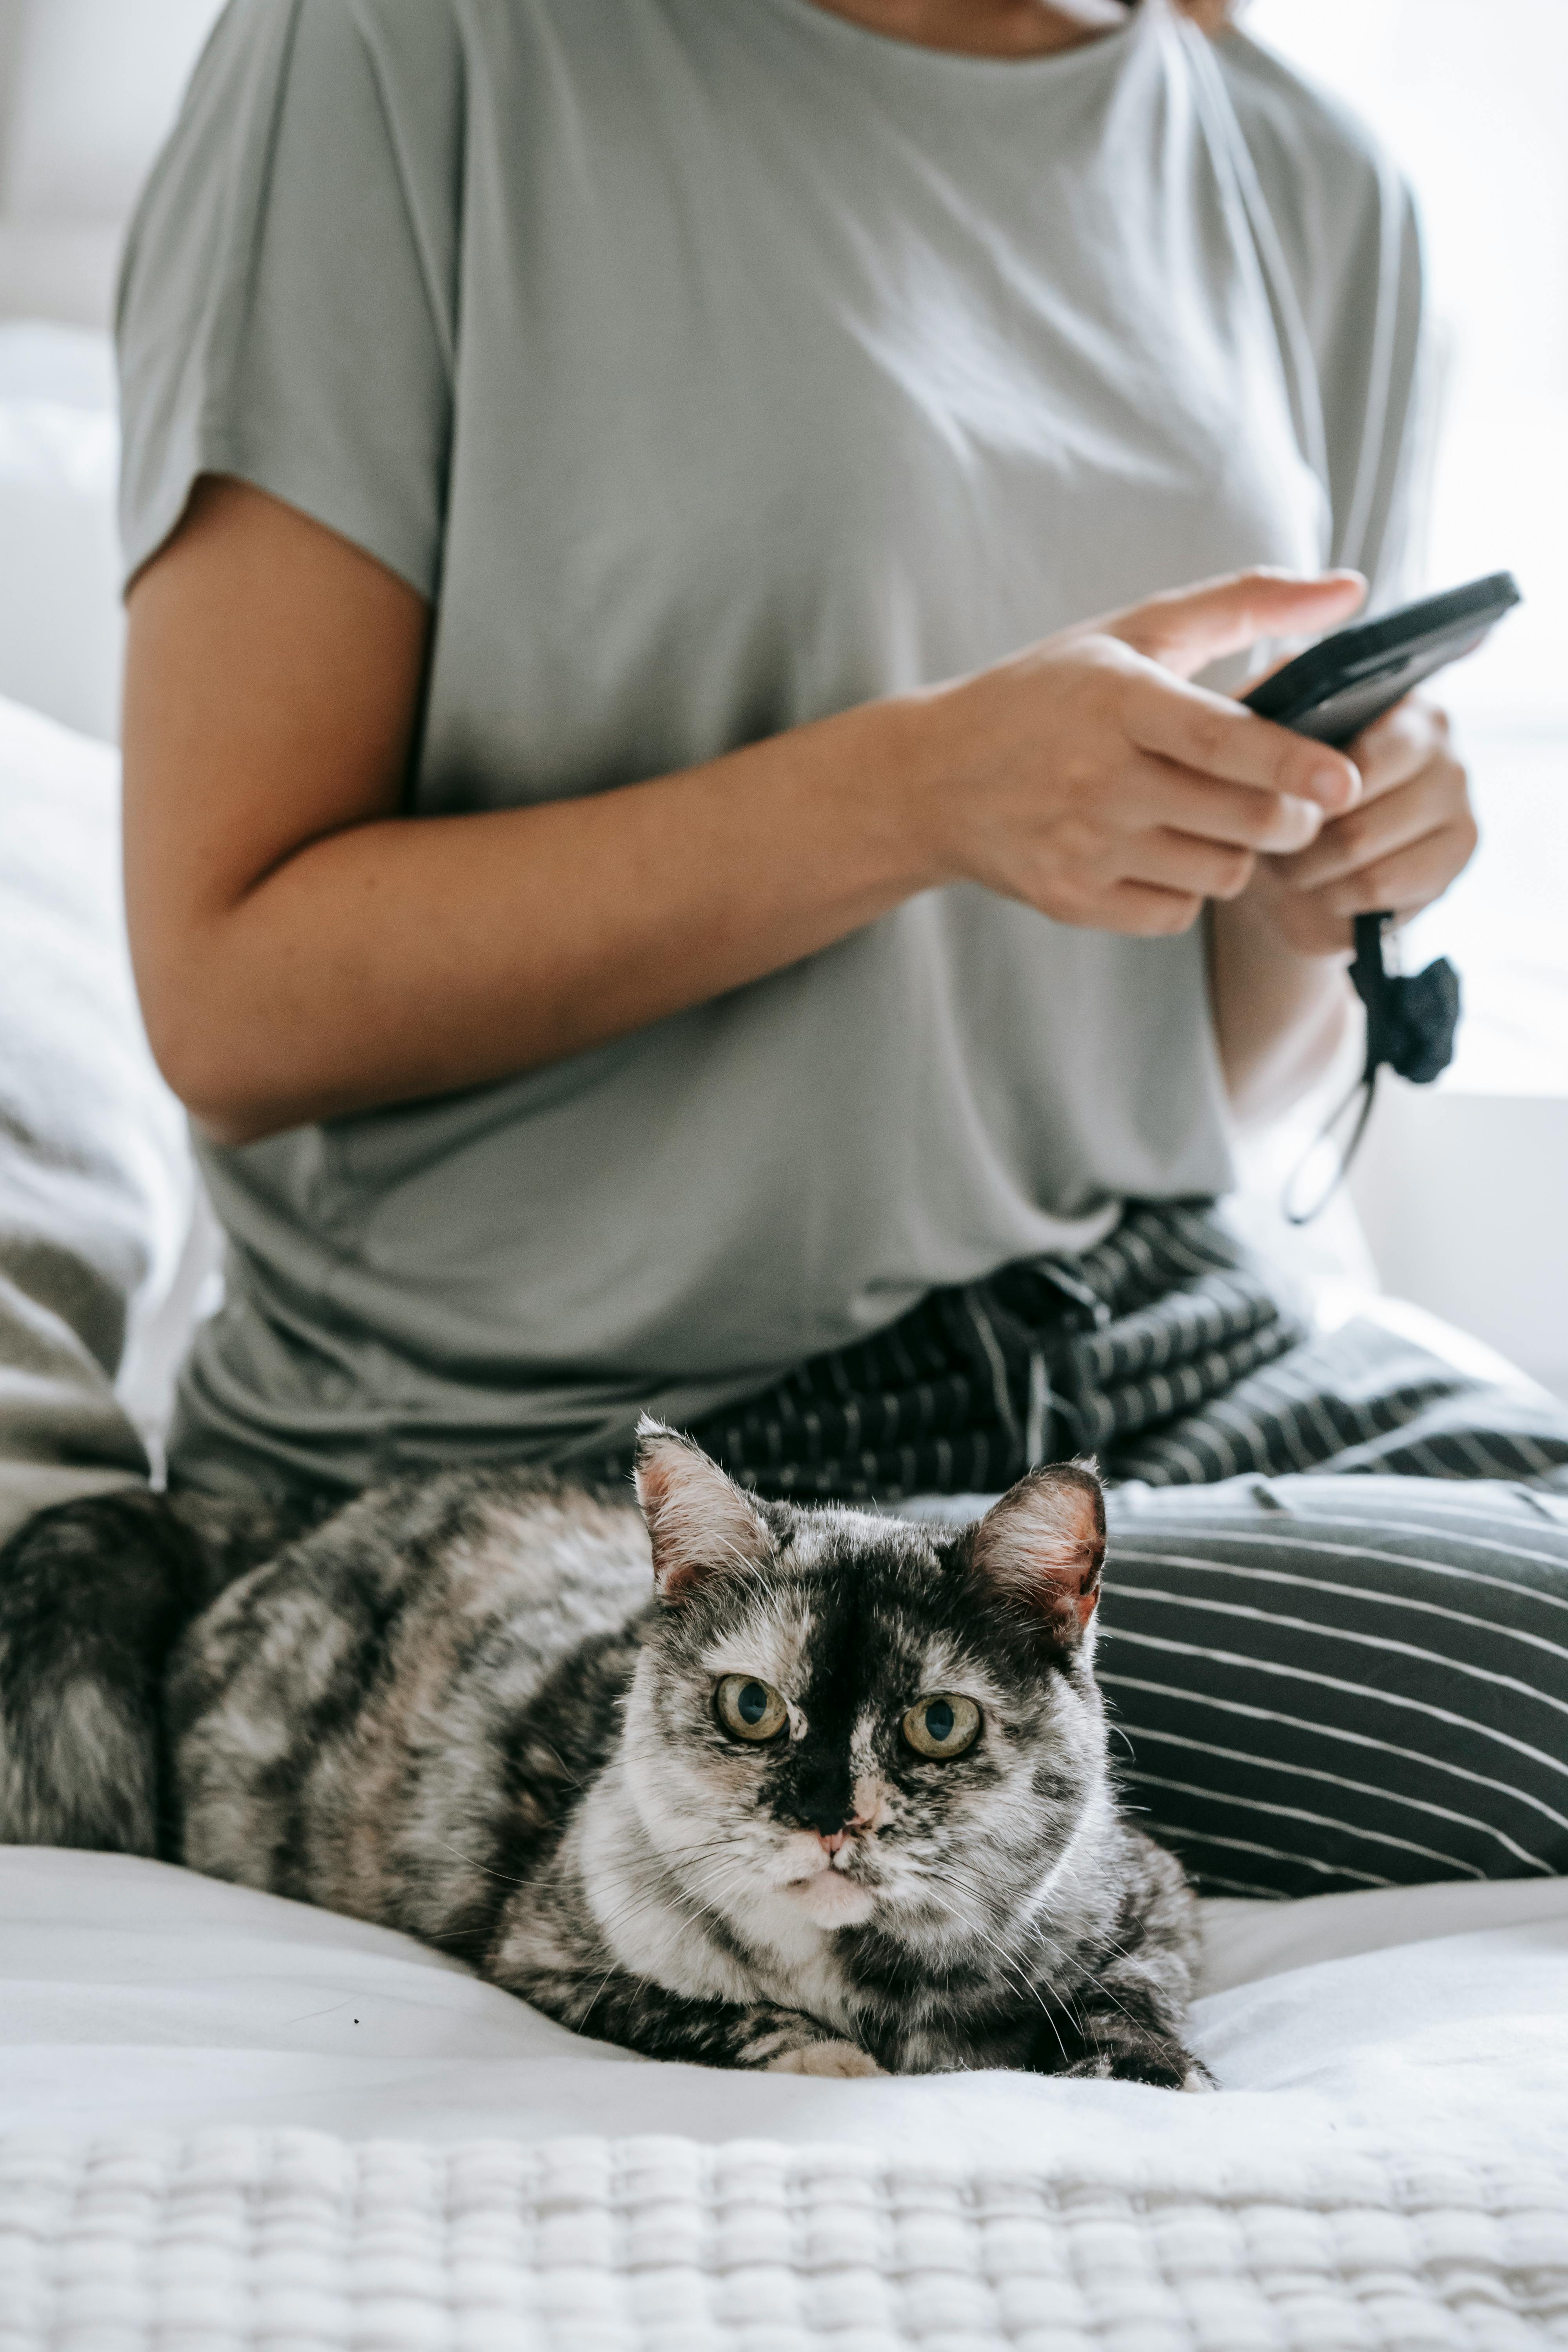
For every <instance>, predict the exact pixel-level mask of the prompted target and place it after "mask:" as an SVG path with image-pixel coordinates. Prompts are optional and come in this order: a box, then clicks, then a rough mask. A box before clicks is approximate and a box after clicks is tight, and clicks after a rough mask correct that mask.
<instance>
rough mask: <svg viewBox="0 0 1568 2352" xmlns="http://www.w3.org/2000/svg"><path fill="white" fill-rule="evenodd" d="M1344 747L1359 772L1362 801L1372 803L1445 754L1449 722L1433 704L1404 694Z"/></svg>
mask: <svg viewBox="0 0 1568 2352" xmlns="http://www.w3.org/2000/svg"><path fill="white" fill-rule="evenodd" d="M1347 748H1348V750H1349V752H1350V756H1351V757H1352V759H1353V760H1354V761H1355V763H1356V766H1357V767H1358V768H1359V769H1360V770H1361V781H1362V797H1363V800H1369V801H1370V800H1375V799H1376V798H1377V797H1378V796H1379V794H1380V793H1387V792H1393V791H1394V790H1395V789H1396V788H1397V787H1398V786H1399V785H1400V784H1403V783H1407V782H1409V780H1410V778H1411V777H1412V776H1415V775H1419V774H1420V772H1421V771H1422V769H1423V768H1425V767H1426V766H1428V765H1429V764H1430V763H1431V761H1434V760H1437V759H1441V758H1443V757H1445V756H1446V755H1447V748H1448V721H1447V717H1446V716H1445V714H1444V713H1443V712H1442V711H1441V710H1439V709H1436V706H1435V705H1433V704H1432V703H1429V702H1418V701H1417V700H1416V699H1415V697H1414V696H1413V695H1406V697H1405V700H1404V701H1403V702H1396V703H1395V704H1394V708H1393V709H1392V710H1389V711H1385V712H1384V716H1383V717H1382V718H1381V719H1377V720H1376V721H1375V722H1374V724H1373V725H1372V726H1371V727H1368V728H1365V729H1364V730H1363V732H1362V733H1361V734H1360V735H1358V736H1357V737H1356V739H1355V741H1354V742H1353V743H1352V744H1350V745H1349V746H1348V747H1347Z"/></svg>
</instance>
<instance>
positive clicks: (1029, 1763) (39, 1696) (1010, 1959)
mask: <svg viewBox="0 0 1568 2352" xmlns="http://www.w3.org/2000/svg"><path fill="white" fill-rule="evenodd" d="M637 1497H638V1501H639V1503H640V1505H641V1514H640V1516H639V1514H638V1512H637V1510H634V1509H633V1508H631V1507H629V1505H621V1504H617V1503H606V1502H598V1501H595V1500H593V1499H591V1498H589V1497H588V1496H585V1495H584V1494H582V1493H580V1492H576V1491H574V1490H573V1489H571V1488H570V1487H567V1486H562V1485H560V1484H557V1483H556V1482H554V1481H552V1480H550V1479H542V1478H540V1477H539V1476H537V1475H531V1474H528V1473H523V1472H507V1471H473V1470H461V1471H452V1472H449V1473H446V1474H444V1475H438V1476H437V1477H435V1478H433V1479H429V1480H426V1481H425V1482H423V1483H421V1484H419V1485H410V1486H394V1487H387V1488H383V1489H380V1490H378V1491H376V1492H374V1493H371V1494H368V1495H365V1496H362V1497H361V1498H360V1499H359V1500H357V1501H355V1502H353V1503H350V1504H349V1505H347V1506H346V1507H344V1508H342V1510H340V1511H338V1512H337V1513H336V1515H335V1516H333V1517H331V1518H330V1519H327V1520H325V1521H324V1522H322V1523H321V1524H320V1525H318V1526H317V1527H316V1528H313V1529H312V1530H310V1531H309V1532H307V1533H306V1534H304V1535H303V1536H301V1537H300V1538H298V1539H297V1540H295V1541H294V1542H293V1543H291V1544H289V1545H287V1546H286V1547H285V1548H284V1549H281V1550H280V1551H279V1552H278V1553H277V1555H276V1556H275V1557H272V1558H270V1559H263V1560H261V1562H260V1563H259V1564H258V1565H255V1566H251V1567H248V1568H247V1569H246V1570H245V1572H243V1573H241V1574H239V1575H238V1576H237V1578H236V1579H235V1580H233V1581H230V1582H228V1583H227V1585H226V1589H224V1579H225V1577H226V1575H232V1574H233V1571H234V1569H235V1567H236V1565H237V1564H238V1565H239V1566H241V1567H243V1566H244V1562H245V1559H247V1557H251V1556H254V1553H255V1551H256V1550H257V1549H258V1541H259V1539H258V1538H256V1536H255V1534H254V1531H253V1533H252V1536H251V1538H249V1540H248V1551H247V1547H246V1545H245V1544H244V1543H242V1544H241V1548H240V1549H239V1551H238V1552H237V1553H236V1552H235V1551H234V1550H233V1549H232V1547H231V1549H229V1551H228V1552H227V1554H226V1556H225V1555H222V1554H221V1553H220V1551H219V1550H218V1549H217V1548H216V1547H215V1546H214V1544H213V1543H212V1542H211V1541H210V1540H208V1539H207V1538H208V1536H210V1530H208V1531H207V1532H206V1534H204V1532H203V1530H202V1529H201V1528H199V1527H197V1528H193V1527H192V1525H191V1523H190V1521H191V1516H192V1515H191V1513H190V1511H188V1510H187V1511H186V1512H185V1513H184V1517H182V1516H181V1513H180V1510H179V1508H178V1507H168V1506H164V1505H161V1504H154V1503H153V1502H152V1501H151V1500H150V1499H149V1498H144V1497H136V1498H123V1497H122V1498H110V1500H109V1501H107V1502H91V1503H84V1504H79V1505H68V1506H66V1507H62V1508H61V1509H60V1510H57V1511H54V1512H49V1513H46V1514H44V1515H43V1516H42V1517H39V1518H38V1519H37V1520H35V1521H34V1522H32V1524H31V1526H30V1527H29V1528H26V1529H25V1530H24V1531H23V1533H22V1535H21V1536H19V1537H18V1538H14V1539H13V1542H12V1544H11V1546H10V1547H9V1548H8V1549H7V1551H6V1552H5V1554H4V1555H0V1835H7V1836H10V1837H13V1838H16V1837H22V1838H27V1839H32V1840H35V1841H37V1840H39V1839H52V1840H53V1841H54V1842H57V1843H63V1842H67V1841H69V1842H71V1843H115V1844H120V1845H129V1846H131V1847H132V1848H133V1849H134V1848H135V1847H137V1846H138V1845H139V1846H141V1848H142V1850H146V1849H147V1848H148V1847H150V1846H151V1845H152V1844H153V1843H154V1838H155V1834H156V1830H155V1823H154V1818H153V1814H154V1800H155V1792H156V1790H157V1788H158V1786H159V1785H160V1774H161V1776H162V1780H161V1785H162V1788H163V1806H164V1821H163V1832H162V1837H161V1840H159V1841H158V1842H159V1843H161V1844H162V1848H163V1851H165V1852H167V1853H171V1854H173V1855H174V1856H176V1857H178V1858H180V1859H183V1860H184V1861H185V1862H186V1863H188V1864H190V1865H191V1866H192V1867H193V1868H195V1869H196V1870H200V1871H205V1872H208V1873H210V1874H213V1875H214V1876H216V1877H219V1878H226V1879H232V1880H236V1881H238V1882H241V1883H243V1884H245V1885H252V1886H260V1887H266V1888H270V1889H272V1890H273V1891H274V1892H276V1893H278V1894H280V1895H293V1896H296V1897H298V1898H300V1899H301V1900H303V1901H306V1902H310V1903H317V1904H321V1905H324V1906H327V1907H328V1908H329V1909H332V1910H337V1911H343V1912H348V1913H350V1914H352V1915H353V1916H356V1917H359V1918H363V1919H371V1920H377V1921H380V1922H382V1923H383V1924H384V1925H385V1926H387V1927H398V1928H402V1929H405V1930H406V1931H407V1932H409V1933H411V1934H413V1935H416V1936H419V1937H424V1938H425V1939H426V1941H428V1942H430V1943H432V1944H435V1945H437V1946H439V1947H440V1948H442V1949H443V1950H445V1951H447V1952H451V1953H455V1954H457V1955H458V1956H459V1957H460V1958H463V1959H465V1960H467V1961H468V1963H469V1964H470V1965H471V1966H472V1967H473V1968H474V1969H477V1970H478V1971H479V1973H480V1974H481V1975H482V1976H485V1977H487V1978H489V1979H490V1980H491V1981H492V1982H494V1983H496V1984H498V1985H500V1986H503V1987H505V1988H506V1989H507V1990H509V1991H511V1992H515V1993H517V1994H520V1995H521V1997H522V1998H523V1999H524V2000H528V2001H531V2002H532V2003H533V2005H534V2006H535V2007H536V2008H538V2009H541V2010H543V2011H546V2012H547V2013H548V2014H549V2015H550V2016H552V2017H554V2018H558V2019H560V2020H561V2021H563V2023H564V2024H566V2025H569V2026H572V2027H574V2028H576V2029H577V2030H578V2031H580V2032H584V2033H591V2034H594V2035H595V2036H597V2037H599V2038H601V2039H604V2040H607V2041H612V2042H622V2043H624V2044H626V2046H627V2047H629V2048H631V2049H634V2050H638V2051H643V2052H646V2053H647V2054H648V2055H650V2056H654V2057H662V2058H679V2059H686V2060H692V2061H696V2062H697V2063H701V2064H706V2065H717V2066H750V2067H760V2068H765V2069H768V2070H771V2071H773V2072H774V2073H786V2074H878V2073H881V2072H889V2073H895V2074H906V2073H922V2072H927V2071H931V2070H937V2069H947V2068H961V2067H973V2066H1007V2067H1024V2068H1029V2069H1033V2070H1035V2071H1037V2072H1039V2073H1043V2074H1080V2075H1114V2076H1118V2077H1121V2078H1124V2079H1128V2080H1131V2081H1135V2082H1142V2083H1152V2084H1164V2085H1168V2086H1170V2087H1173V2088H1188V2089H1198V2088H1204V2087H1206V2086H1207V2084H1208V2077H1207V2076H1206V2075H1205V2073H1204V2070H1203V2068H1202V2067H1201V2066H1200V2065H1199V2064H1198V2063H1197V2062H1196V2061H1195V2060H1194V2058H1193V2057H1192V2056H1191V2055H1190V2054H1189V2053H1188V2052H1187V2051H1186V2049H1185V2048H1184V2044H1183V2040H1182V2033H1183V2025H1184V2011H1185V2007H1186V2003H1187V1999H1188V1993H1189V1988H1190V1983H1191V1973H1192V1964H1193V1958H1194V1944H1195V1937H1196V1912H1195V1906H1194V1902H1193V1898H1192V1896H1191V1895H1190V1893H1189V1891H1188V1889H1187V1886H1186V1885H1185V1883H1184V1879H1183V1876H1182V1874H1181V1871H1180V1868H1179V1867H1178V1865H1177V1864H1176V1863H1175V1861H1174V1860H1173V1858H1172V1857H1171V1856H1170V1855H1169V1854H1167V1853H1163V1851H1162V1850H1161V1849H1160V1848H1159V1847H1157V1846H1155V1845H1153V1844H1152V1843H1150V1841H1149V1840H1148V1839H1147V1838H1145V1837H1143V1836H1142V1835H1141V1834H1140V1833H1139V1832H1136V1831H1135V1830H1132V1829H1131V1828H1130V1827H1129V1826H1128V1825H1127V1823H1126V1822H1124V1821H1122V1820H1121V1818H1120V1817H1119V1815H1118V1811H1117V1807H1116V1802H1115V1798H1114V1795H1113V1793H1112V1789H1111V1785H1110V1773H1109V1768H1108V1757H1107V1744H1106V1735H1105V1726H1104V1719H1103V1714H1102V1709H1101V1704H1100V1695H1099V1692H1098V1690H1097V1688H1096V1685H1095V1682H1094V1677H1093V1673H1092V1654H1093V1645H1094V1629H1095V1606H1096V1602H1097V1601H1098V1599H1099V1586H1100V1565H1101V1561H1102V1559H1103V1557H1104V1550H1105V1517H1104V1509H1103V1505H1102V1500H1101V1496H1100V1485H1099V1481H1098V1479H1097V1478H1096V1476H1095V1475H1094V1473H1093V1470H1092V1468H1091V1467H1090V1466H1088V1465H1081V1464H1075V1465H1060V1466H1058V1467H1057V1468H1054V1469H1048V1470H1040V1471H1036V1472H1033V1473H1031V1475H1029V1476H1028V1477H1026V1478H1025V1479H1024V1480H1022V1481H1021V1482H1020V1484H1019V1485H1017V1486H1015V1487H1014V1488H1013V1489H1012V1491H1011V1492H1010V1493H1009V1494H1007V1495H1005V1496H1003V1498H1002V1499H1001V1500H1000V1501H999V1502H998V1503H997V1504H996V1505H995V1506H994V1507H993V1508H992V1509H991V1511H990V1512H989V1513H988V1514H987V1515H986V1517H984V1518H983V1519H982V1520H981V1521H980V1522H979V1523H978V1525H976V1526H973V1527H970V1528H959V1529H954V1528H942V1527H941V1526H938V1525H931V1526H919V1525H914V1524H911V1523H909V1522H903V1521H899V1520H896V1519H891V1518H880V1517H869V1516H865V1515H861V1514H858V1513H857V1512H854V1511H849V1510H841V1509H834V1508H813V1509H806V1508H797V1507H793V1506H788V1505H784V1504H778V1503H770V1502H759V1501H757V1500H755V1499H754V1498H753V1497H752V1496H749V1495H747V1494H745V1493H743V1492H742V1490H741V1489H740V1488H739V1487H737V1486H734V1485H732V1484H731V1481H730V1480H729V1479H728V1478H727V1477H726V1476H725V1475H724V1474H723V1473H722V1472H721V1470H720V1469H718V1468H717V1467H716V1466H715V1465H714V1464H712V1463H711V1462H710V1461H709V1460H708V1458H707V1457H706V1455H704V1454H701V1453H700V1452H699V1451H698V1449H697V1448H696V1447H695V1446H694V1445H693V1444H690V1443H689V1441H688V1440H686V1439H684V1438H682V1437H679V1436H678V1435H676V1434H674V1433H672V1432H670V1431H668V1430H667V1429H664V1428H663V1427H661V1426H660V1425H659V1424H658V1423H652V1422H645V1423H644V1424H643V1428H642V1431H641V1433H640V1440H639V1452H638V1461H637ZM117 1514H118V1517H117V1516H116V1515H117ZM128 1514H129V1515H130V1516H128ZM160 1514H162V1517H161V1518H160V1517H159V1515H160ZM196 1516H197V1517H199V1511H198V1512H197V1514H196ZM132 1518H134V1521H135V1524H134V1527H132ZM115 1528H118V1529H119V1531H120V1534H119V1549H118V1553H117V1554H116V1553H115V1552H114V1551H113V1549H106V1548H105V1547H106V1544H108V1545H109V1546H110V1547H112V1546H113V1544H114V1541H115V1538H114V1530H115ZM650 1549H651V1556H652V1559H651V1565H652V1575H651V1580H650V1576H649V1554H650ZM95 1577H96V1580H97V1581H96V1584H95V1582H94V1578H95ZM214 1591H216V1599H213V1598H210V1595H211V1594H212V1593H213V1592H214ZM73 1592H74V1594H75V1595H76V1600H75V1602H74V1604H73V1601H72V1598H71V1596H72V1594H73ZM84 1596H94V1597H91V1599H90V1604H89V1605H87V1604H84ZM111 1596H112V1597H111ZM204 1603H205V1604H206V1605H205V1606H204V1605H203V1604H204ZM198 1610H199V1611H200V1613H199V1614H196V1613H195V1612H196V1611H198ZM116 1611H118V1612H119V1620H118V1623H119V1631H118V1632H116V1631H115V1630H114V1628H113V1627H112V1626H111V1624H110V1620H111V1619H112V1618H114V1615H115V1612H116ZM138 1612H139V1613H138ZM182 1614H185V1615H189V1616H192V1617H193V1618H194V1622H190V1623H189V1624H188V1625H187V1627H186V1630H185V1631H184V1633H183V1634H181V1635H179V1638H178V1639H177V1641H175V1643H174V1652H173V1656H172V1658H171V1659H170V1660H169V1661H168V1665H167V1672H166V1675H165V1674H163V1671H162V1658H163V1653H164V1652H166V1650H167V1648H168V1644H169V1643H170V1641H171V1640H173V1639H174V1634H175V1632H176V1630H177V1623H178V1621H179V1619H180V1617H181V1615H182ZM132 1621H133V1627H132ZM160 1629H161V1630H160ZM138 1645H140V1646H138ZM158 1739H161V1740H162V1742H163V1751H162V1761H161V1763H160V1760H159V1757H158V1755H157V1754H156V1753H155V1752H154V1747H155V1742H156V1741H157V1740H158Z"/></svg>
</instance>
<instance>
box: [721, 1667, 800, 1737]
mask: <svg viewBox="0 0 1568 2352" xmlns="http://www.w3.org/2000/svg"><path fill="white" fill-rule="evenodd" d="M713 1705H714V1707H715V1708H716V1710H717V1712H718V1717H719V1720H720V1722H721V1724H722V1725H723V1727H724V1728H725V1730H726V1731H728V1732H731V1733H732V1734H733V1735H734V1737H735V1738H737V1739H773V1738H776V1736H777V1735H778V1733H779V1732H781V1731H782V1730H783V1729H784V1725H785V1724H786V1723H787V1722H788V1721H789V1710H788V1708H787V1707H786V1706H785V1705H784V1701H783V1699H782V1698H780V1696H779V1695H778V1693H777V1691H776V1690H774V1688H773V1685H772V1683H763V1682H759V1681H758V1680H757V1678H756V1676H755V1675H725V1677H724V1679H723V1681H722V1682H721V1684H720V1685H719V1687H718V1689H717V1690H716V1691H715V1692H714V1694H713Z"/></svg>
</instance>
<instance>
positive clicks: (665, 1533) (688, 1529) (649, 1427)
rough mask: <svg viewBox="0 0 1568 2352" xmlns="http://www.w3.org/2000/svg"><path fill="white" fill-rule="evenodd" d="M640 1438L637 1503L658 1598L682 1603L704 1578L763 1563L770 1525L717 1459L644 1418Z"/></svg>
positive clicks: (639, 1431)
mask: <svg viewBox="0 0 1568 2352" xmlns="http://www.w3.org/2000/svg"><path fill="white" fill-rule="evenodd" d="M637 1436H638V1444H637V1471H636V1477H637V1501H638V1502H639V1503H640V1504H641V1506H642V1513H643V1517H644V1518H645V1519H646V1520H647V1531H648V1540H649V1542H650V1543H651V1545H652V1547H653V1573H654V1580H655V1582H656V1583H657V1584H658V1597H659V1599H660V1600H661V1601H668V1602H671V1603H674V1602H677V1601H682V1600H684V1599H685V1597H686V1596H687V1594H688V1593H689V1592H691V1591H695V1589H696V1587H697V1586H698V1585H699V1584H700V1583H701V1582H702V1581H703V1580H704V1579H705V1578H706V1577H709V1576H711V1575H714V1574H715V1573H717V1572H719V1571H721V1570H724V1569H726V1568H729V1569H735V1568H740V1569H749V1568H752V1567H755V1566H757V1565H759V1564H760V1563H761V1561H762V1560H763V1559H764V1558H765V1557H766V1555H767V1550H768V1531H767V1528H765V1527H764V1525H763V1521H762V1520H761V1519H760V1518H759V1517H758V1516H757V1513H756V1512H755V1511H754V1510H753V1509H752V1506H751V1504H750V1503H749V1502H748V1501H747V1499H746V1497H745V1496H744V1495H742V1492H741V1490H740V1488H739V1487H738V1486H735V1485H733V1484H732V1483H731V1480H730V1479H728V1478H727V1477H726V1476H725V1475H724V1473H723V1472H722V1470H721V1469H720V1467H719V1465H718V1464H717V1463H716V1462H710V1460H709V1458H708V1456H707V1454H704V1453H702V1452H701V1450H700V1448H699V1447H698V1446H695V1445H693V1444H691V1443H690V1442H689V1439H686V1438H684V1437H678V1436H676V1435H675V1433H674V1432H673V1431H670V1430H667V1429H665V1428H663V1427H662V1426H661V1425H660V1424H659V1423H657V1422H651V1421H645V1423H643V1425H642V1426H641V1427H640V1428H639V1430H638V1433H637Z"/></svg>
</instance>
